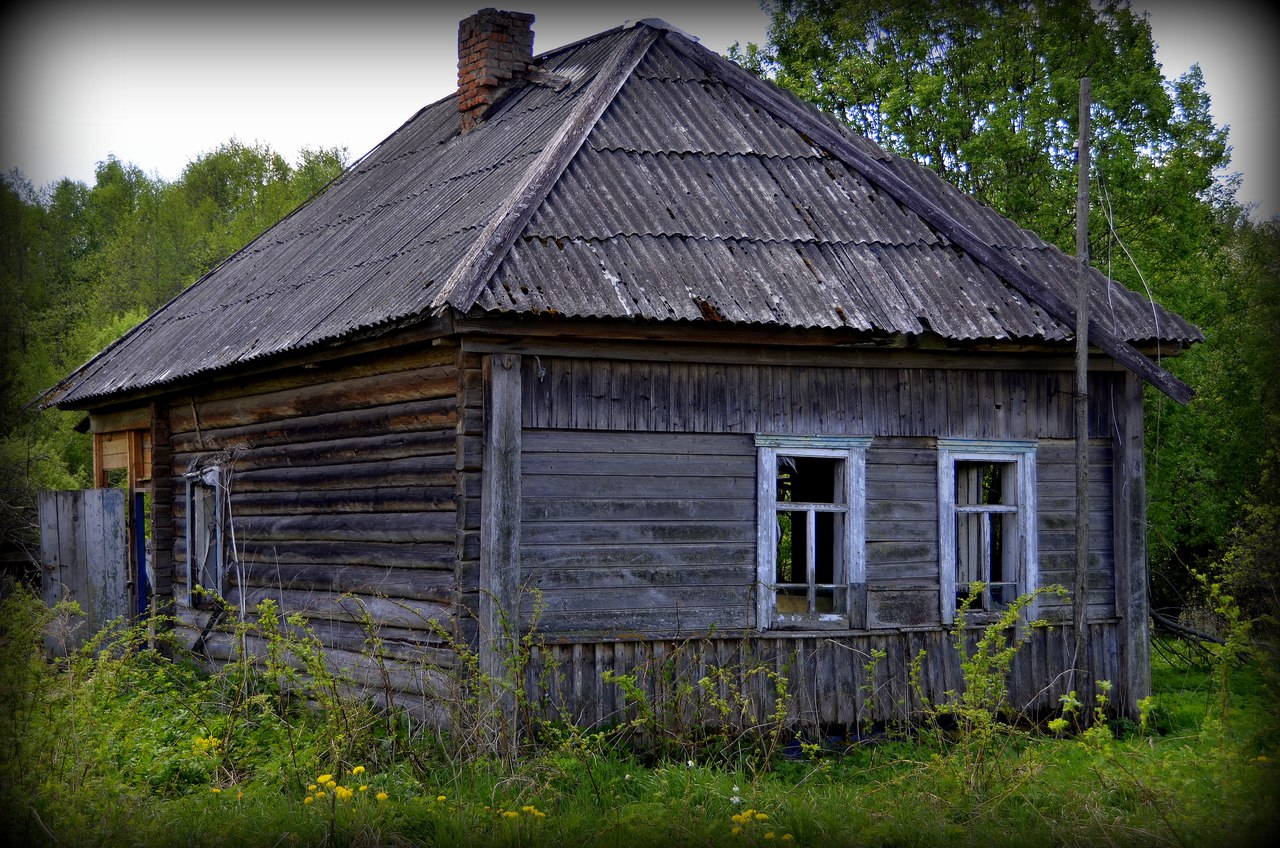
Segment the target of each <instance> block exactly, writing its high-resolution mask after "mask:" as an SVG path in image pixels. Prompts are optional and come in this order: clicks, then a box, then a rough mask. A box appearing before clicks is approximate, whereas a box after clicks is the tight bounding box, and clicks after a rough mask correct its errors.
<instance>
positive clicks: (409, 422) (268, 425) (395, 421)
mask: <svg viewBox="0 0 1280 848" xmlns="http://www.w3.org/2000/svg"><path fill="white" fill-rule="evenodd" d="M176 408H177V407H176V406H175V409H176ZM456 421H457V399H456V398H453V397H448V398H438V399H432V400H415V401H410V402H407V403H398V404H389V405H379V406H372V407H369V408H367V409H354V410H342V411H340V412H319V413H316V414H314V415H306V416H299V417H295V418H289V419H284V420H280V421H262V422H254V423H249V424H243V425H240V426H236V427H224V428H219V429H215V430H212V431H209V432H205V429H204V425H203V424H202V425H201V429H200V430H196V429H195V427H194V421H191V422H188V425H187V426H186V427H184V428H179V427H176V426H175V428H174V431H173V434H172V437H171V439H172V445H173V449H174V450H175V451H181V452H191V451H205V450H209V451H215V450H228V449H231V448H235V447H243V446H245V445H252V446H254V447H267V446H272V445H286V444H292V443H297V442H305V441H319V440H324V439H333V438H340V437H342V436H344V435H345V436H373V435H377V434H383V433H396V432H406V431H408V432H416V431H423V430H438V429H447V428H450V427H452V426H454V424H455V422H456Z"/></svg>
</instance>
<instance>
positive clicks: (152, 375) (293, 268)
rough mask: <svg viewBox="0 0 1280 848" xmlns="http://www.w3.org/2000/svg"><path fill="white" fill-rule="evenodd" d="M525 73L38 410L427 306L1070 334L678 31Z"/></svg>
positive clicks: (251, 250)
mask: <svg viewBox="0 0 1280 848" xmlns="http://www.w3.org/2000/svg"><path fill="white" fill-rule="evenodd" d="M690 51H700V52H698V53H691V52H690ZM703 54H705V55H703ZM691 55H692V56H694V58H695V59H696V61H691V59H690V56H691ZM539 62H540V64H541V65H542V67H543V68H545V69H546V70H548V71H551V72H552V73H554V74H558V75H560V76H562V77H564V78H566V79H567V80H568V81H569V82H568V84H567V85H564V86H563V87H562V88H559V89H558V90H557V88H554V87H550V86H548V85H545V84H534V83H527V84H524V85H522V86H519V87H517V88H516V89H515V90H514V91H513V92H512V94H511V95H509V96H508V98H507V99H506V100H505V101H504V102H502V103H500V104H498V106H497V107H496V108H495V110H494V111H493V113H492V114H491V115H489V116H488V118H487V119H486V120H485V122H484V123H483V124H481V125H480V126H479V127H477V128H476V129H474V130H472V131H471V132H468V133H466V134H462V133H460V131H459V118H458V113H457V110H456V108H455V105H454V98H453V97H449V98H446V99H444V100H442V101H440V102H438V103H435V104H433V105H431V106H428V107H426V108H425V109H423V110H422V111H420V112H419V113H418V114H416V115H415V116H413V117H412V118H411V119H410V120H409V121H408V122H406V123H405V124H404V125H403V126H402V127H401V128H400V129H399V130H397V131H396V132H395V133H393V134H392V135H391V136H390V137H389V138H388V139H387V140H386V141H384V142H383V143H382V144H381V145H379V146H378V147H377V148H375V149H374V150H373V151H372V152H370V153H369V154H368V155H367V156H365V157H364V158H363V159H361V160H360V161H359V162H357V163H356V164H355V165H353V166H352V167H351V168H350V169H349V170H348V171H347V172H346V173H344V174H343V175H342V176H341V177H340V178H339V179H338V180H336V181H335V182H334V183H333V184H332V185H330V186H329V187H328V188H327V189H326V190H325V191H324V192H322V193H320V194H319V195H318V196H317V197H315V198H313V199H312V200H311V201H310V202H309V203H307V204H306V205H304V206H303V207H301V208H300V209H298V210H297V211H296V212H294V213H293V214H292V215H290V216H289V217H288V218H286V219H285V220H284V221H282V222H280V223H279V224H278V225H276V226H275V227H273V228H271V229H270V230H268V231H267V232H265V233H264V234H263V235H262V236H260V237H259V238H258V239H256V240H255V241H253V242H252V243H250V244H249V245H247V246H246V247H245V248H244V249H242V250H241V251H239V252H238V253H236V254H235V255H234V256H232V257H231V258H230V259H228V260H227V261H226V262H224V263H223V264H222V265H220V266H218V267H217V268H216V269H214V270H213V271H211V272H210V273H209V274H208V275H206V276H205V277H204V278H203V279H201V280H200V281H199V282H197V283H196V284H194V285H193V286H191V287H190V288H188V289H187V290H186V291H184V292H183V293H182V294H180V295H179V296H178V297H176V298H175V299H174V300H173V301H171V302H170V303H169V304H167V305H166V306H164V307H163V308H161V309H160V310H159V311H157V312H156V313H155V314H154V315H152V316H151V317H150V318H148V319H147V321H145V322H144V323H143V324H141V325H139V326H138V327H137V328H135V329H134V330H133V331H132V332H130V333H129V334H127V335H126V336H124V337H123V338H122V339H120V340H119V341H118V342H116V343H115V344H114V345H112V346H111V347H109V348H108V349H107V350H105V351H103V352H102V353H101V354H99V356H97V357H96V358H95V359H93V360H92V361H90V362H89V363H88V364H86V365H85V366H83V367H82V368H81V369H79V370H77V371H76V372H75V373H73V374H72V375H71V376H69V377H68V378H67V379H66V380H65V381H64V382H63V383H62V384H61V385H60V386H58V387H55V388H54V389H52V390H50V392H49V393H48V395H46V397H45V401H46V402H47V403H55V402H56V403H59V404H63V405H75V404H77V403H83V402H85V401H90V400H99V399H102V398H104V397H106V396H109V395H112V394H114V393H118V392H123V391H130V390H137V389H145V388H148V387H158V386H162V385H164V384H166V383H169V382H172V381H174V380H176V379H180V378H186V377H191V376H195V375H198V374H202V373H205V372H211V371H216V370H220V369H224V368H227V367H230V366H233V365H236V364H238V363H244V362H249V361H252V360H256V359H259V358H261V357H265V356H270V355H274V354H279V353H283V352H286V351H291V350H296V349H300V348H304V347H306V346H309V345H313V344H317V343H320V342H325V341H333V340H337V339H341V338H343V337H344V336H347V335H350V334H352V333H353V332H356V331H360V330H365V329H370V328H375V327H378V326H380V325H384V324H388V323H391V322H396V321H402V320H406V319H412V318H415V317H429V316H431V315H436V314H440V313H441V312H442V311H444V310H445V309H447V308H449V307H452V308H455V309H458V310H459V311H461V312H468V311H471V312H474V311H486V312H510V313H526V312H554V313H556V314H558V315H562V316H573V317H583V318H615V319H616V318H633V319H645V320H658V321H667V320H688V321H699V320H708V319H711V320H722V321H730V322H735V323H741V324H756V325H761V324H763V325H776V326H782V327H793V328H819V327H826V328H836V327H848V328H854V329H859V330H869V331H881V332H889V333H909V334H919V333H923V332H926V331H929V332H933V333H937V334H939V335H941V336H943V337H945V338H949V339H957V340H966V339H1028V340H1035V339H1042V340H1063V339H1066V338H1069V337H1070V336H1071V334H1072V331H1071V329H1070V327H1069V326H1068V325H1066V324H1064V323H1063V322H1062V321H1059V320H1057V319H1055V318H1053V317H1050V314H1051V313H1053V309H1052V308H1050V309H1049V310H1048V311H1046V309H1045V308H1044V307H1043V306H1042V305H1041V304H1038V303H1036V302H1033V301H1032V299H1031V298H1029V297H1028V296H1026V295H1024V294H1023V293H1022V291H1021V290H1020V288H1019V287H1018V286H1016V285H1014V286H1011V285H1010V281H1009V279H1007V277H1009V276H1010V273H1009V271H1008V269H1007V268H1006V269H1005V270H1004V271H1003V272H1002V271H1000V269H999V268H994V269H993V268H992V267H990V266H991V263H990V262H984V261H976V260H975V259H974V257H973V256H972V255H971V253H970V252H969V251H967V250H965V249H963V248H962V247H961V246H959V245H958V244H957V243H956V240H955V238H953V236H954V235H955V234H954V233H952V232H948V229H947V227H945V226H939V224H938V221H937V220H931V219H930V218H929V217H928V216H923V215H921V214H919V213H918V212H916V211H912V208H916V207H918V206H919V203H920V201H922V200H923V201H924V202H926V203H927V204H930V205H931V206H932V207H936V208H937V209H939V210H942V213H941V214H943V215H944V216H946V215H949V216H951V217H952V218H954V219H956V220H959V221H962V222H964V224H965V225H966V226H967V227H968V228H969V230H970V231H971V232H972V233H973V234H975V235H976V236H977V237H978V238H979V239H980V240H981V241H982V243H983V244H985V245H989V246H990V247H992V248H995V249H996V250H997V252H998V253H1000V254H1001V255H1002V256H1004V257H1006V258H1008V259H1011V260H1013V261H1014V262H1015V263H1016V264H1017V265H1019V266H1020V267H1021V268H1022V269H1023V270H1025V271H1027V272H1028V273H1029V274H1030V275H1031V276H1033V277H1034V278H1035V279H1036V280H1037V281H1039V282H1040V283H1041V284H1043V285H1044V286H1047V287H1048V288H1050V289H1052V290H1054V291H1056V292H1058V293H1060V294H1061V295H1062V297H1063V298H1065V299H1068V300H1070V299H1071V298H1072V297H1073V295H1072V291H1073V290H1074V279H1075V262H1074V260H1073V259H1071V258H1070V257H1067V256H1065V255H1064V254H1063V253H1062V252H1061V251H1059V250H1058V249H1057V248H1055V247H1053V246H1051V245H1049V244H1047V243H1046V242H1044V241H1043V240H1042V239H1040V238H1039V237H1037V236H1035V235H1034V234H1033V233H1030V232H1028V231H1026V230H1023V229H1021V228H1019V227H1017V226H1016V225H1014V224H1012V223H1011V222H1009V221H1008V220H1007V219H1005V218H1003V217H1001V216H999V215H997V214H996V213H994V212H993V211H992V210H990V209H987V208H986V207H983V206H981V205H980V204H978V203H976V202H975V201H973V200H972V199H970V198H968V197H966V196H964V195H963V194H961V193H960V192H958V191H957V190H956V189H954V188H953V187H952V186H950V184H948V183H946V182H945V181H943V180H942V179H940V178H938V177H937V176H935V175H934V174H932V173H931V172H929V171H927V170H926V169H924V168H921V167H920V166H918V165H916V164H914V163H912V162H910V161H908V160H906V159H903V158H901V157H897V156H893V155H890V154H888V153H886V152H884V151H882V150H880V149H879V148H877V147H876V146H875V145H873V144H872V143H871V142H869V141H867V140H866V139H865V138H862V137H861V136H859V135H857V134H856V133H853V132H852V131H851V130H849V129H848V128H847V127H843V126H841V125H838V124H836V123H835V122H834V121H831V120H830V119H827V118H825V117H823V116H820V115H818V113H816V112H813V111H810V112H809V113H808V114H810V115H811V118H808V119H804V121H803V122H807V121H810V120H812V121H823V122H826V124H827V126H826V127H825V128H824V132H827V133H831V134H834V135H828V136H825V137H826V138H828V139H834V142H832V143H833V144H834V146H835V147H836V148H839V147H841V146H842V145H843V144H847V145H850V147H849V150H852V151H853V152H854V153H856V154H857V157H863V156H865V157H867V159H866V161H869V162H871V163H872V164H873V165H875V167H877V168H878V167H880V166H881V165H883V166H884V167H886V168H888V169H890V170H891V171H892V173H893V174H895V175H897V177H899V178H900V179H901V180H902V181H903V184H905V185H906V186H908V187H909V188H908V190H909V191H910V192H914V193H915V194H916V195H917V196H916V197H915V198H908V200H912V201H914V202H913V203H904V202H903V198H901V197H898V196H895V195H893V194H891V193H890V192H889V191H886V190H885V189H884V188H883V187H882V186H881V185H879V184H878V183H877V181H876V178H875V177H876V174H874V173H872V174H871V175H870V176H871V177H872V178H869V175H868V173H866V172H864V171H866V170H867V167H869V166H861V167H860V166H859V164H858V161H854V158H856V157H851V156H849V155H840V154H839V153H838V151H837V153H833V152H832V150H831V149H828V147H826V146H823V145H821V144H819V143H817V142H815V141H814V140H813V136H814V135H815V134H816V133H815V132H814V131H813V130H814V126H813V125H812V124H811V123H809V124H808V125H807V126H799V125H797V122H796V120H795V116H794V114H792V113H790V112H789V110H788V114H778V112H779V111H780V110H778V109H775V108H771V106H770V103H771V101H770V99H769V98H775V100H774V101H773V102H774V103H776V98H777V97H779V96H785V97H790V95H781V92H780V91H779V90H778V89H776V88H774V87H772V86H771V85H770V84H767V83H763V82H759V81H754V80H753V81H751V82H749V83H745V84H744V83H743V82H742V81H741V79H740V78H736V77H735V78H733V79H736V80H737V82H736V84H735V85H730V84H727V83H726V80H728V79H730V78H731V73H730V71H729V69H730V68H733V66H731V65H729V64H728V63H727V61H726V60H723V59H720V58H719V57H716V56H714V54H711V53H710V52H709V51H705V50H703V48H700V47H696V46H694V45H692V44H691V43H690V42H689V41H688V40H687V39H685V38H684V37H683V36H682V35H680V34H678V33H676V32H670V31H665V30H663V29H661V28H660V27H659V28H655V27H652V26H637V27H634V28H629V29H628V28H622V29H617V30H612V31H609V32H607V33H603V34H601V35H599V36H595V37H593V38H590V39H586V40H584V41H581V42H578V43H576V44H574V45H570V46H569V47H566V48H561V49H559V50H556V51H552V52H550V53H547V54H544V55H543V56H541V57H539ZM733 70H734V71H737V69H736V68H733ZM738 73H740V71H738ZM751 86H757V87H759V89H760V90H761V91H764V90H766V87H767V89H768V90H769V91H770V94H769V97H754V96H752V95H753V93H754V91H753V89H752V88H751ZM797 102H798V101H797ZM575 133H576V135H575ZM872 170H874V168H873V169H872ZM880 179H881V181H883V175H881V176H880ZM1014 270H1015V271H1016V269H1014ZM1013 276H1017V274H1016V273H1014V274H1013ZM1015 282H1016V281H1015ZM1092 301H1093V302H1092V308H1093V310H1094V312H1093V314H1094V316H1095V321H1096V322H1098V323H1099V324H1102V325H1104V326H1107V327H1110V328H1111V329H1112V330H1113V331H1114V332H1115V334H1116V335H1117V336H1118V337H1119V338H1120V339H1123V340H1127V341H1130V342H1138V341H1150V340H1155V339H1160V340H1165V341H1175V342H1191V341H1196V340H1198V339H1200V338H1201V335H1200V333H1199V331H1198V330H1197V329H1196V328H1195V327H1193V326H1191V325H1190V324H1188V323H1187V322H1185V321H1184V320H1183V319H1181V318H1180V317H1178V316H1176V315H1174V314H1173V313H1170V312H1168V311H1166V310H1164V309H1162V308H1161V307H1159V306H1156V305H1153V304H1151V303H1150V302H1148V301H1147V300H1145V299H1144V298H1142V297H1140V296H1139V295H1137V294H1135V293H1133V292H1131V291H1129V290H1127V289H1125V288H1124V287H1123V286H1119V285H1118V284H1115V283H1112V282H1111V281H1109V280H1107V279H1106V278H1105V277H1104V276H1103V275H1101V274H1099V273H1097V272H1094V277H1093V296H1092ZM1057 314H1059V315H1061V313H1060V312H1059V313H1057Z"/></svg>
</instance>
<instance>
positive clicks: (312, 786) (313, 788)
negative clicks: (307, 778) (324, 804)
mask: <svg viewBox="0 0 1280 848" xmlns="http://www.w3.org/2000/svg"><path fill="white" fill-rule="evenodd" d="M317 788H318V787H317V786H316V785H315V784H314V783H311V784H308V785H307V791H308V792H315V791H316V789H317Z"/></svg>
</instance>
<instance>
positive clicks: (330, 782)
mask: <svg viewBox="0 0 1280 848" xmlns="http://www.w3.org/2000/svg"><path fill="white" fill-rule="evenodd" d="M324 785H325V786H327V787H329V788H330V789H332V788H333V787H335V786H337V785H338V781H336V780H326V781H325V783H324Z"/></svg>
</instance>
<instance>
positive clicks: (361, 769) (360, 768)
mask: <svg viewBox="0 0 1280 848" xmlns="http://www.w3.org/2000/svg"><path fill="white" fill-rule="evenodd" d="M351 773H352V774H364V766H356V767H355V768H353V769H352V770H351Z"/></svg>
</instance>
